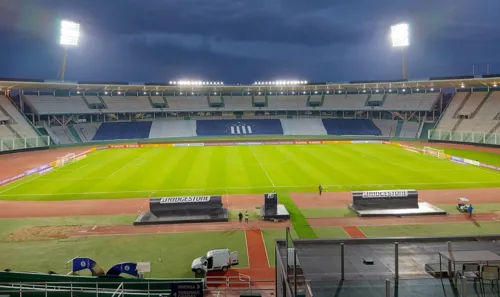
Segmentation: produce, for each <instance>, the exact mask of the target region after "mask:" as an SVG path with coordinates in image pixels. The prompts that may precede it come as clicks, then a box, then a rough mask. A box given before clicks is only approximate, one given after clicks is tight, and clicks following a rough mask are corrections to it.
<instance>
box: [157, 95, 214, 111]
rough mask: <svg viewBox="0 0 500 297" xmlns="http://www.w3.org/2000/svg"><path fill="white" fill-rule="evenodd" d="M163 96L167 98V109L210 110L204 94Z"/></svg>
mask: <svg viewBox="0 0 500 297" xmlns="http://www.w3.org/2000/svg"><path fill="white" fill-rule="evenodd" d="M165 98H167V102H168V106H169V110H177V111H189V110H193V109H194V110H198V111H200V110H210V108H209V107H208V101H207V97H206V96H168V97H165ZM212 110H213V109H212Z"/></svg>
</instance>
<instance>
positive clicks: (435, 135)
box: [428, 130, 500, 145]
mask: <svg viewBox="0 0 500 297" xmlns="http://www.w3.org/2000/svg"><path fill="white" fill-rule="evenodd" d="M428 133H429V140H440V141H456V142H468V143H478V144H489V145H500V134H499V133H484V132H459V131H448V130H429V132H428Z"/></svg>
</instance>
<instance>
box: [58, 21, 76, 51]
mask: <svg viewBox="0 0 500 297" xmlns="http://www.w3.org/2000/svg"><path fill="white" fill-rule="evenodd" d="M79 40H80V24H78V23H75V22H70V21H62V22H61V37H60V40H59V43H60V44H61V45H68V46H76V45H78V41H79Z"/></svg>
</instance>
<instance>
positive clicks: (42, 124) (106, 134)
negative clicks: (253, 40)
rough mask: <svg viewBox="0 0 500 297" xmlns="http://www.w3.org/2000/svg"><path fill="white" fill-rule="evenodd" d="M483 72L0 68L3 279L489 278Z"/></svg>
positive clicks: (491, 291) (56, 289) (490, 132)
mask: <svg viewBox="0 0 500 297" xmlns="http://www.w3.org/2000/svg"><path fill="white" fill-rule="evenodd" d="M63 73H64V72H63ZM498 83H500V75H483V76H480V77H479V76H457V77H431V78H429V79H426V80H419V81H412V80H407V79H404V80H397V81H352V82H346V83H333V82H307V81H299V80H291V81H290V80H286V81H266V82H261V81H258V82H255V83H249V84H243V85H241V84H237V85H231V84H224V83H222V82H202V81H168V82H164V83H141V84H139V83H133V84H132V83H127V82H85V81H81V82H71V81H43V80H30V79H4V80H1V81H0V152H1V154H0V164H1V168H2V170H0V206H1V207H0V220H1V224H2V226H3V228H1V229H0V230H1V234H2V239H1V241H0V249H1V255H2V256H0V263H1V264H2V266H3V268H2V269H5V270H4V271H3V272H0V291H1V292H2V294H6V295H9V296H23V295H29V296H42V294H43V296H49V295H50V296H55V295H59V296H63V295H64V296H73V295H74V294H76V295H77V296H100V295H106V296H111V297H114V296H122V295H127V296H132V295H134V296H137V295H139V296H166V295H168V296H175V297H178V296H179V297H181V296H187V295H189V296H202V295H205V296H221V295H224V296H226V295H227V296H238V295H240V296H256V297H257V296H274V295H276V296H279V297H281V296H331V295H334V294H335V295H338V296H343V295H358V296H359V295H363V296H371V295H376V296H387V297H390V296H397V295H399V294H401V295H404V296H417V295H418V296H422V295H424V296H436V295H437V294H442V295H449V294H453V295H454V296H468V295H471V296H472V295H482V296H499V293H498V292H499V291H498V279H499V274H500V271H499V269H500V268H499V266H498V265H499V264H500V255H499V254H500V246H499V245H498V243H497V241H498V238H499V237H500V235H498V228H499V227H500V223H499V220H500V215H499V211H500V202H499V198H498V193H499V192H500V191H499V189H500V158H499V152H500V150H499V149H498V145H500V137H499V136H500V87H499V86H498ZM243 218H244V220H243ZM205 255H206V256H205ZM108 268H109V270H108ZM105 271H107V272H105ZM471 274H472V276H470V275H471Z"/></svg>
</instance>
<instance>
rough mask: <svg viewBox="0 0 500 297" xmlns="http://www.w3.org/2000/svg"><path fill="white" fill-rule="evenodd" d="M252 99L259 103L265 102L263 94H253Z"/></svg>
mask: <svg viewBox="0 0 500 297" xmlns="http://www.w3.org/2000/svg"><path fill="white" fill-rule="evenodd" d="M253 101H254V102H260V103H263V102H266V96H263V95H258V96H253Z"/></svg>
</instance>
